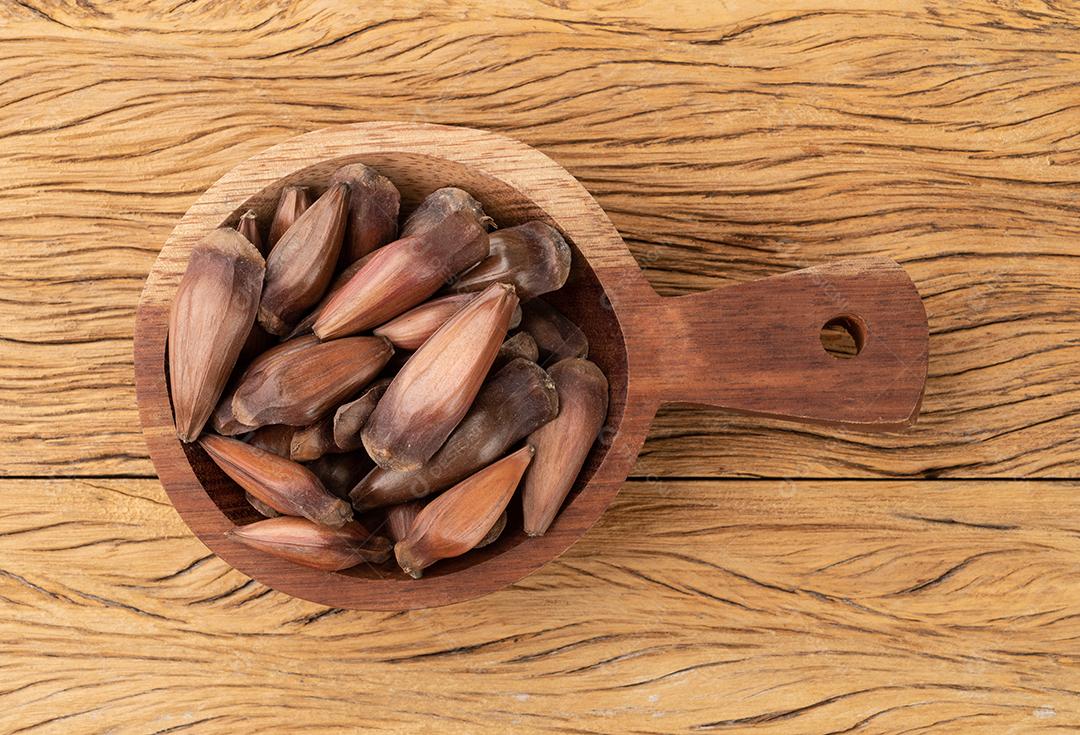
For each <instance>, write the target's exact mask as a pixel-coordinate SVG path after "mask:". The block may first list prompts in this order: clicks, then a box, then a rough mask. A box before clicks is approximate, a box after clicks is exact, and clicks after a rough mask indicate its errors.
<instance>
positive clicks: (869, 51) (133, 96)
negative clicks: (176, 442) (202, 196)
mask: <svg viewBox="0 0 1080 735" xmlns="http://www.w3.org/2000/svg"><path fill="white" fill-rule="evenodd" d="M691 7H692V8H693V10H692V11H691V10H690V8H691ZM95 8H96V6H93V5H87V4H83V5H73V6H70V7H69V6H59V5H56V4H53V3H49V4H41V3H38V4H34V3H24V4H12V5H7V6H4V9H3V13H4V14H5V15H6V16H7V17H6V18H5V22H4V23H3V24H2V26H0V39H3V43H2V49H0V65H2V67H3V68H4V70H5V71H6V75H5V78H6V79H7V82H6V83H5V84H4V85H3V86H2V87H0V105H2V107H0V109H2V110H4V112H5V115H4V119H3V121H2V122H0V161H2V163H0V166H2V167H3V169H2V171H3V175H4V182H5V183H4V189H5V196H4V198H3V200H2V202H0V237H2V238H3V242H4V243H5V246H4V250H3V259H4V268H3V269H0V279H2V280H0V284H2V287H3V289H4V294H5V297H4V299H3V300H2V301H0V325H2V326H0V337H2V338H3V342H2V343H0V349H3V350H4V355H3V357H4V359H3V360H0V397H2V400H3V404H4V406H5V411H6V413H7V416H8V420H7V421H6V422H5V424H4V426H3V427H2V428H0V430H2V431H3V432H4V435H3V438H4V442H3V443H2V447H3V449H2V450H0V452H2V454H0V458H2V465H3V468H4V471H5V472H6V473H9V474H19V475H23V474H26V475H29V474H34V475H50V474H52V475H55V474H66V473H72V472H77V473H82V474H114V473H122V474H140V475H149V474H150V473H151V467H150V464H149V462H148V461H147V459H146V454H145V451H144V449H143V447H142V445H141V443H140V441H139V440H138V434H137V420H136V417H135V412H134V401H133V392H132V386H131V379H130V374H131V373H130V371H131V352H130V342H129V340H130V337H131V334H132V313H133V312H132V309H133V305H134V303H135V302H136V300H137V295H138V292H139V289H140V285H141V283H142V279H143V278H144V277H145V274H146V273H147V271H148V269H149V267H150V264H151V263H152V262H153V258H154V255H155V253H156V252H157V250H158V249H159V248H160V246H161V243H162V242H164V240H165V237H166V235H167V233H168V232H169V231H170V229H171V227H172V225H173V224H174V222H175V220H176V218H177V217H178V216H179V215H180V214H181V213H182V212H183V211H185V210H186V209H187V207H188V206H189V205H190V204H191V202H192V201H193V200H194V199H195V198H196V197H197V196H198V194H199V193H200V192H201V191H203V190H204V189H205V188H206V186H207V185H209V183H210V182H212V181H213V180H215V179H216V178H217V177H218V176H220V175H221V174H222V173H223V172H224V171H226V170H228V169H229V168H231V167H232V166H233V165H235V163H236V162H237V161H239V160H243V159H244V158H246V157H247V156H249V155H251V154H252V153H254V152H256V151H258V150H261V149H263V148H265V147H267V146H269V145H271V144H273V143H276V142H279V141H281V140H284V139H286V138H289V137H291V136H292V135H294V134H296V133H298V132H303V131H307V130H312V129H315V128H319V127H323V126H325V125H330V124H336V123H346V122H354V121H356V120H358V119H366V118H371V117H374V116H377V117H381V118H395V117H396V118H399V119H405V120H420V121H437V122H445V123H452V124H464V125H473V126H477V127H487V128H494V129H497V130H500V131H503V132H506V133H508V134H511V135H513V136H515V137H517V138H520V139H521V140H523V141H525V142H526V143H529V144H531V145H534V146H538V147H540V148H541V149H543V150H544V151H545V152H547V153H549V154H550V155H552V156H553V157H554V158H555V159H556V160H557V161H558V162H559V163H561V164H563V165H564V166H566V167H567V168H569V170H570V171H571V173H573V174H574V175H575V176H577V177H578V178H579V179H580V180H581V181H582V182H583V183H584V184H585V186H586V187H587V188H588V189H589V190H590V191H591V192H592V193H593V194H594V195H595V196H596V198H597V200H598V201H599V202H600V204H601V205H602V206H603V207H604V209H605V210H606V211H607V212H608V213H609V215H610V216H611V217H612V219H613V221H614V223H615V225H616V226H617V228H618V229H619V231H620V232H621V233H622V234H623V235H624V237H625V238H626V239H627V241H628V242H629V244H630V246H631V248H632V250H633V251H634V254H635V256H636V258H637V259H638V261H639V262H640V263H641V264H642V266H643V267H644V269H645V272H646V275H647V276H648V277H649V278H650V280H651V281H652V283H653V284H654V285H655V286H656V287H658V288H659V289H660V290H661V291H662V292H663V293H666V294H675V293H684V292H689V291H695V290H701V289H704V288H707V287H714V286H717V285H721V284H724V283H729V282H736V281H743V280H748V279H750V278H752V277H757V276H761V275H768V274H774V273H779V272H783V271H787V270H791V269H793V268H797V267H802V266H808V265H814V264H818V263H823V262H827V261H829V260H835V259H838V258H842V257H847V256H854V255H866V254H877V255H887V256H890V257H893V258H894V259H896V260H898V261H900V262H901V263H902V264H903V265H904V266H905V267H906V268H907V269H908V271H909V272H910V273H911V274H912V276H913V277H914V279H915V281H916V284H917V285H918V287H919V289H920V292H921V293H922V294H923V296H924V298H925V299H926V304H927V309H928V312H929V317H930V322H931V328H932V339H931V345H930V348H931V349H930V352H931V355H933V356H934V360H933V362H932V363H931V381H930V385H929V387H928V390H927V395H926V401H925V403H924V414H923V421H922V423H921V425H920V427H919V428H918V429H917V430H916V431H915V432H914V433H911V434H905V435H900V436H863V435H860V434H854V433H850V432H845V431H841V430H836V429H829V430H809V431H807V430H804V429H798V430H795V429H790V428H786V427H784V426H783V425H781V424H773V423H769V422H760V421H758V420H753V421H747V420H743V419H737V418H731V417H728V416H726V415H723V414H719V413H715V412H699V411H695V412H691V413H686V412H683V411H669V412H665V413H664V414H663V415H662V416H661V420H660V422H659V424H658V425H657V427H656V429H655V430H654V434H653V438H652V440H651V441H650V442H649V443H648V444H647V446H646V449H645V453H644V455H643V458H642V460H641V461H640V463H639V465H638V473H639V474H658V475H659V474H676V475H681V476H683V475H702V474H708V475H730V474H736V473H738V474H747V475H761V476H805V475H822V476H885V477H888V476H921V475H928V476H971V477H981V476H1009V475H1012V474H1017V473H1023V474H1027V475H1041V476H1050V477H1054V476H1072V475H1074V474H1075V471H1074V469H1073V464H1074V463H1075V461H1076V460H1077V459H1078V458H1080V439H1078V438H1077V437H1080V410H1078V409H1080V393H1078V390H1077V387H1076V382H1075V380H1070V379H1069V373H1070V371H1069V370H1068V368H1069V367H1071V366H1072V365H1073V364H1075V363H1076V362H1077V357H1078V350H1080V343H1078V340H1080V316H1078V315H1077V311H1076V310H1075V309H1073V308H1071V306H1072V305H1073V304H1074V303H1075V299H1076V293H1077V290H1078V289H1080V281H1078V279H1080V275H1078V274H1080V269H1078V268H1077V267H1076V263H1077V260H1076V256H1077V237H1078V235H1080V218H1078V217H1077V214H1078V204H1077V192H1078V190H1080V165H1078V164H1080V148H1078V141H1077V137H1076V125H1075V123H1076V120H1077V119H1078V116H1080V110H1078V108H1077V105H1076V101H1075V100H1076V96H1075V91H1076V87H1075V80H1076V78H1077V77H1078V72H1080V54H1078V53H1077V52H1076V49H1077V48H1078V47H1080V30H1078V28H1077V24H1076V13H1077V6H1076V4H1075V3H1065V4H1054V5H1042V4H1038V3H1032V4H1030V5H1023V6H1017V7H1012V8H1006V7H996V6H985V5H983V4H981V3H961V4H952V3H930V4H928V5H927V6H925V7H923V8H921V9H912V8H910V7H909V6H908V5H907V4H903V3H895V4H894V3H884V4H883V3H865V4H859V3H852V4H846V5H845V6H844V7H843V8H840V7H833V6H827V5H821V4H820V3H819V4H816V5H815V4H814V3H804V4H801V5H799V6H798V7H795V6H792V7H791V8H787V9H784V10H779V9H775V10H770V9H768V8H758V7H755V8H749V7H747V8H742V7H738V8H727V9H725V8H723V7H721V6H719V5H717V6H707V7H703V8H697V7H695V6H690V5H688V6H685V7H681V8H680V11H681V12H677V13H674V14H673V13H672V10H673V8H672V6H671V5H669V4H666V5H664V6H663V7H662V8H661V7H657V6H653V5H648V4H637V5H635V4H629V5H628V4H626V3H620V4H615V5H612V6H610V7H607V8H604V9H603V10H602V11H600V13H599V15H590V14H589V13H587V12H585V11H584V9H583V8H578V7H576V6H575V5H573V4H572V3H571V4H567V5H566V7H552V6H549V5H543V4H540V3H512V4H509V5H507V6H505V7H504V8H502V9H501V10H500V11H499V12H498V13H495V14H494V15H492V13H491V12H490V11H489V10H487V9H485V8H484V7H482V6H480V5H471V6H470V5H468V4H463V5H460V6H455V7H450V6H439V7H434V8H429V7H425V8H424V10H423V12H422V13H421V12H418V11H417V9H416V8H414V7H413V6H410V5H408V4H404V5H398V6H397V8H396V10H389V9H367V10H360V9H357V10H351V11H350V10H343V9H339V8H336V7H332V6H330V5H324V4H320V3H310V4H301V5H297V6H295V7H292V8H290V9H289V10H288V11H286V12H277V11H275V10H274V9H272V8H265V9H254V8H253V9H251V10H249V11H245V12H235V11H233V10H232V8H231V7H230V8H226V7H224V6H221V5H216V4H210V5H200V4H185V5H183V6H181V7H179V8H178V9H177V10H175V11H172V12H170V11H169V8H168V6H166V5H159V6H156V7H151V8H150V9H143V8H139V7H135V6H130V7H126V6H124V5H120V4H110V6H109V8H107V9H105V8H96V9H95ZM676 17H677V18H678V19H679V20H678V21H673V20H672V18H676ZM12 293H14V294H15V295H14V296H11V295H9V294H12ZM103 396H105V398H104V399H102V397H103ZM60 417H63V421H60V420H59V419H60ZM72 437H78V438H77V439H73V438H72ZM882 449H884V450H886V451H881V450H882Z"/></svg>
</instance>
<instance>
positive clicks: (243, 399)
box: [232, 335, 394, 426]
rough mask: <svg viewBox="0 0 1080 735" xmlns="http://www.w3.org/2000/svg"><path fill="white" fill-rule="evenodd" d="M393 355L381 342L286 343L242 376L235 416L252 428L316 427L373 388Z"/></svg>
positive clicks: (311, 340) (373, 339)
mask: <svg viewBox="0 0 1080 735" xmlns="http://www.w3.org/2000/svg"><path fill="white" fill-rule="evenodd" d="M393 353H394V348H393V347H391V346H390V343H389V342H387V341H386V340H385V339H383V338H382V337H349V338H348V339H337V340H333V341H331V342H320V341H319V340H318V339H316V338H315V337H314V336H310V335H309V336H304V337H297V338H296V339H292V340H289V341H288V342H282V343H281V344H280V345H278V346H277V347H275V348H273V349H272V350H270V351H268V352H266V353H264V354H262V355H261V356H259V358H258V359H256V360H255V362H253V363H251V366H250V367H248V369H247V370H245V371H244V374H243V375H242V376H241V377H240V383H239V385H238V386H237V388H236V393H235V395H234V396H233V406H232V407H233V414H234V415H235V417H236V419H237V420H238V421H240V422H241V423H244V424H247V425H248V426H265V425H266V424H288V425H289V426H306V425H308V424H311V423H314V422H315V421H317V420H318V419H320V418H322V417H323V416H325V415H326V414H327V413H328V412H329V411H331V410H333V409H334V407H335V406H338V405H340V404H341V403H342V402H344V401H347V400H349V399H350V398H351V397H352V396H354V395H355V394H356V393H357V391H359V390H360V389H361V388H363V387H364V386H365V385H367V384H368V383H369V382H371V380H372V379H373V378H374V377H375V376H376V375H378V374H379V371H380V370H382V367H383V365H385V364H386V361H387V360H389V359H390V356H391V355H392V354H393Z"/></svg>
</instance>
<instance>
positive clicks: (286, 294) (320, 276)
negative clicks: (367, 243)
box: [259, 184, 349, 335]
mask: <svg viewBox="0 0 1080 735" xmlns="http://www.w3.org/2000/svg"><path fill="white" fill-rule="evenodd" d="M348 214H349V187H348V185H346V184H334V185H333V186H331V187H330V188H329V189H327V190H326V193H325V194H323V195H322V196H321V197H319V199H318V201H316V202H315V203H314V204H312V205H311V206H310V207H309V208H308V209H307V211H305V212H304V213H303V214H302V215H300V217H299V219H297V220H296V222H294V223H293V226H292V227H290V228H289V229H288V231H287V232H286V233H285V234H284V235H282V236H281V239H280V240H278V241H277V243H276V244H275V245H274V249H273V250H271V251H270V255H269V256H267V258H266V285H265V286H264V287H263V295H262V301H261V302H260V303H259V323H260V324H262V325H263V327H265V328H266V331H268V332H270V333H271V334H278V335H284V334H288V333H289V331H290V330H292V328H293V326H294V325H295V324H296V322H298V321H300V319H301V317H303V315H304V314H305V313H307V311H308V310H309V309H311V307H313V306H315V304H317V303H318V302H319V299H320V298H322V295H323V294H324V293H325V292H326V287H327V286H329V285H330V279H331V278H333V275H334V268H335V267H336V266H337V261H338V254H339V253H340V252H341V241H342V238H343V237H344V235H345V224H346V220H347V218H348Z"/></svg>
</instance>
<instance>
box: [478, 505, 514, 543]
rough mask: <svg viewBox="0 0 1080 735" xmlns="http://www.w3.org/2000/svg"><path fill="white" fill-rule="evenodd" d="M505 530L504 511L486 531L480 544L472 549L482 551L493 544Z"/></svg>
mask: <svg viewBox="0 0 1080 735" xmlns="http://www.w3.org/2000/svg"><path fill="white" fill-rule="evenodd" d="M505 530H506V511H505V510H504V511H503V512H502V515H501V516H499V518H498V519H497V520H496V521H495V525H494V526H492V527H491V528H490V529H488V532H487V534H485V536H484V538H482V539H480V543H478V544H477V545H476V546H474V547H473V548H474V549H482V548H484V547H485V546H490V545H491V544H493V543H495V542H496V541H497V540H498V538H499V536H502V532H503V531H505Z"/></svg>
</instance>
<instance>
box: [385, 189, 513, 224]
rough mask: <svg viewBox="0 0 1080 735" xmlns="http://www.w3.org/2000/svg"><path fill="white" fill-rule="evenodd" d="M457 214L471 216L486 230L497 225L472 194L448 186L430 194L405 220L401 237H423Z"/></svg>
mask: <svg viewBox="0 0 1080 735" xmlns="http://www.w3.org/2000/svg"><path fill="white" fill-rule="evenodd" d="M455 212H464V213H466V214H469V215H470V216H472V217H473V218H474V219H476V220H478V221H479V222H480V223H481V224H482V225H483V226H484V227H485V228H486V229H490V228H491V227H493V226H494V225H495V220H493V219H491V217H488V216H487V215H486V214H484V208H483V207H482V206H480V202H478V201H476V199H474V198H473V196H472V194H470V193H469V192H467V191H464V190H463V189H457V188H455V187H453V186H447V187H445V188H442V189H436V190H435V191H433V192H431V193H430V194H428V195H427V197H425V198H424V201H422V202H420V206H418V207H417V208H416V209H415V210H414V211H413V213H412V214H411V215H409V218H408V219H407V220H405V226H404V227H402V228H401V237H412V236H413V235H422V234H424V233H425V232H427V231H428V230H431V229H432V228H434V227H436V226H438V225H439V224H440V223H442V222H443V220H445V219H446V218H447V217H449V216H450V215H452V214H454V213H455Z"/></svg>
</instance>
